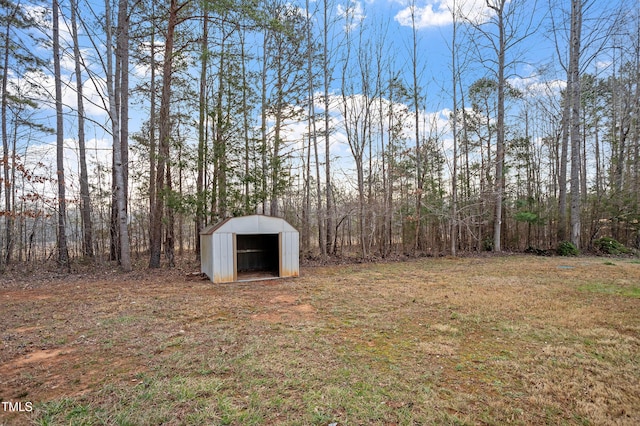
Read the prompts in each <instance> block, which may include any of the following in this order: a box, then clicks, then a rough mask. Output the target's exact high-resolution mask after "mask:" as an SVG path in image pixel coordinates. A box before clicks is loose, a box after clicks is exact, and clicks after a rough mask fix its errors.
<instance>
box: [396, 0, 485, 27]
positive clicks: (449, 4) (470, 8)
mask: <svg viewBox="0 0 640 426" xmlns="http://www.w3.org/2000/svg"><path fill="white" fill-rule="evenodd" d="M454 8H455V9H456V10H458V15H459V16H460V18H464V19H467V20H469V21H471V22H475V23H482V22H486V21H487V20H488V19H489V18H490V17H491V16H492V14H493V11H492V10H491V9H489V8H488V7H487V4H486V1H485V0H426V2H425V4H424V5H423V6H419V5H417V4H415V3H414V4H413V5H409V6H406V7H405V8H404V9H402V10H400V11H399V12H398V13H397V14H396V16H395V20H396V21H397V22H398V23H399V24H400V25H402V26H406V27H411V26H412V25H413V22H415V26H416V28H417V29H424V28H431V27H442V26H446V25H449V24H451V23H452V21H453V19H452V16H451V11H452V10H454ZM412 15H413V19H412Z"/></svg>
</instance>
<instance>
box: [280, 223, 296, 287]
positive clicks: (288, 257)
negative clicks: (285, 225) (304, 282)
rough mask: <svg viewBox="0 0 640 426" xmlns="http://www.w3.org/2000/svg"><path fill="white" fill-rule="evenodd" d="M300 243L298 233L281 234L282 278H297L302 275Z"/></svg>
mask: <svg viewBox="0 0 640 426" xmlns="http://www.w3.org/2000/svg"><path fill="white" fill-rule="evenodd" d="M299 246H300V241H299V236H298V233H297V232H282V233H281V234H280V253H281V258H280V264H281V268H280V276H281V277H297V276H299V275H300V262H299V258H300V247H299Z"/></svg>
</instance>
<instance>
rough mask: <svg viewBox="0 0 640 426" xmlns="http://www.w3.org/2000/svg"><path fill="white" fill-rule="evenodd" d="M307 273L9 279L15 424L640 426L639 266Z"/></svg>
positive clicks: (507, 265) (6, 321) (541, 260)
mask: <svg viewBox="0 0 640 426" xmlns="http://www.w3.org/2000/svg"><path fill="white" fill-rule="evenodd" d="M302 274H303V276H302V277H301V278H298V279H295V280H278V281H266V282H258V283H242V284H222V285H213V284H211V283H209V282H207V281H199V280H195V281H194V280H189V279H188V278H187V277H186V275H185V274H184V273H182V272H179V271H166V270H162V271H146V270H145V271H138V272H134V273H131V274H121V273H118V272H113V273H109V271H103V272H101V273H92V274H91V275H84V274H76V275H73V276H70V277H60V278H56V279H53V280H48V281H46V282H44V281H39V280H38V279H37V278H29V277H25V278H23V279H18V280H12V281H11V282H9V283H4V284H3V283H2V277H0V312H1V315H2V323H1V324H0V347H1V348H2V351H1V352H0V398H1V399H2V401H4V402H11V403H13V404H14V405H13V408H16V405H15V404H16V403H18V402H20V403H21V404H22V405H21V407H22V408H24V407H25V406H26V404H27V403H30V406H31V405H32V410H31V411H30V412H28V411H23V412H10V411H9V410H7V409H6V407H5V409H3V410H0V424H7V425H9V424H10V425H13V424H37V425H82V424H86V425H100V424H104V425H158V424H169V425H183V424H185V425H205V424H207V425H208V424H231V425H251V424H254V425H262V424H268V425H276V424H291V425H311V424H316V425H329V424H332V423H334V424H338V425H372V424H379V425H394V424H398V425H412V424H423V425H426V424H455V425H463V424H469V425H476V424H496V425H502V424H505V423H512V424H553V425H555V424H568V425H602V424H628V425H637V424H640V262H638V261H637V260H632V259H603V258H580V257H578V258H560V257H549V258H546V257H527V256H505V257H488V258H461V259H447V258H444V259H421V260H416V261H410V262H405V263H386V264H361V265H346V266H327V267H314V268H306V269H305V268H303V269H302ZM3 407H4V405H3Z"/></svg>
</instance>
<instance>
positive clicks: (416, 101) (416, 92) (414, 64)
mask: <svg viewBox="0 0 640 426" xmlns="http://www.w3.org/2000/svg"><path fill="white" fill-rule="evenodd" d="M415 13H416V9H415V7H412V9H411V34H412V52H411V53H412V55H411V74H412V78H413V88H412V89H413V91H412V101H413V111H414V114H415V120H414V127H415V138H416V187H417V190H416V216H415V217H416V233H415V242H414V251H416V252H417V251H418V250H419V249H420V248H421V239H422V192H423V187H424V179H423V176H422V173H423V171H422V152H421V150H422V148H421V146H420V89H419V86H418V29H417V28H416V21H415V18H416V16H415Z"/></svg>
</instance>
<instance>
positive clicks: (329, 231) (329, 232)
mask: <svg viewBox="0 0 640 426" xmlns="http://www.w3.org/2000/svg"><path fill="white" fill-rule="evenodd" d="M328 1H329V0H324V3H323V7H324V13H323V21H324V22H323V27H322V34H323V43H322V44H323V49H324V50H323V55H322V60H323V64H322V72H323V74H324V75H323V82H324V172H325V174H324V180H325V183H324V184H325V199H326V202H325V204H326V206H327V210H326V220H327V226H326V228H325V231H326V232H325V233H326V235H325V237H326V238H325V239H324V240H323V239H322V236H321V238H320V239H321V242H320V252H321V253H323V254H329V253H335V250H336V247H335V245H333V241H334V238H333V237H334V230H333V200H332V189H331V152H330V146H331V145H330V125H329V122H330V120H331V116H330V114H329V107H330V99H329V96H330V92H329V90H330V85H331V71H330V69H329V67H330V65H329V64H330V63H329V47H328V46H329V5H328ZM332 246H333V248H332Z"/></svg>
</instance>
